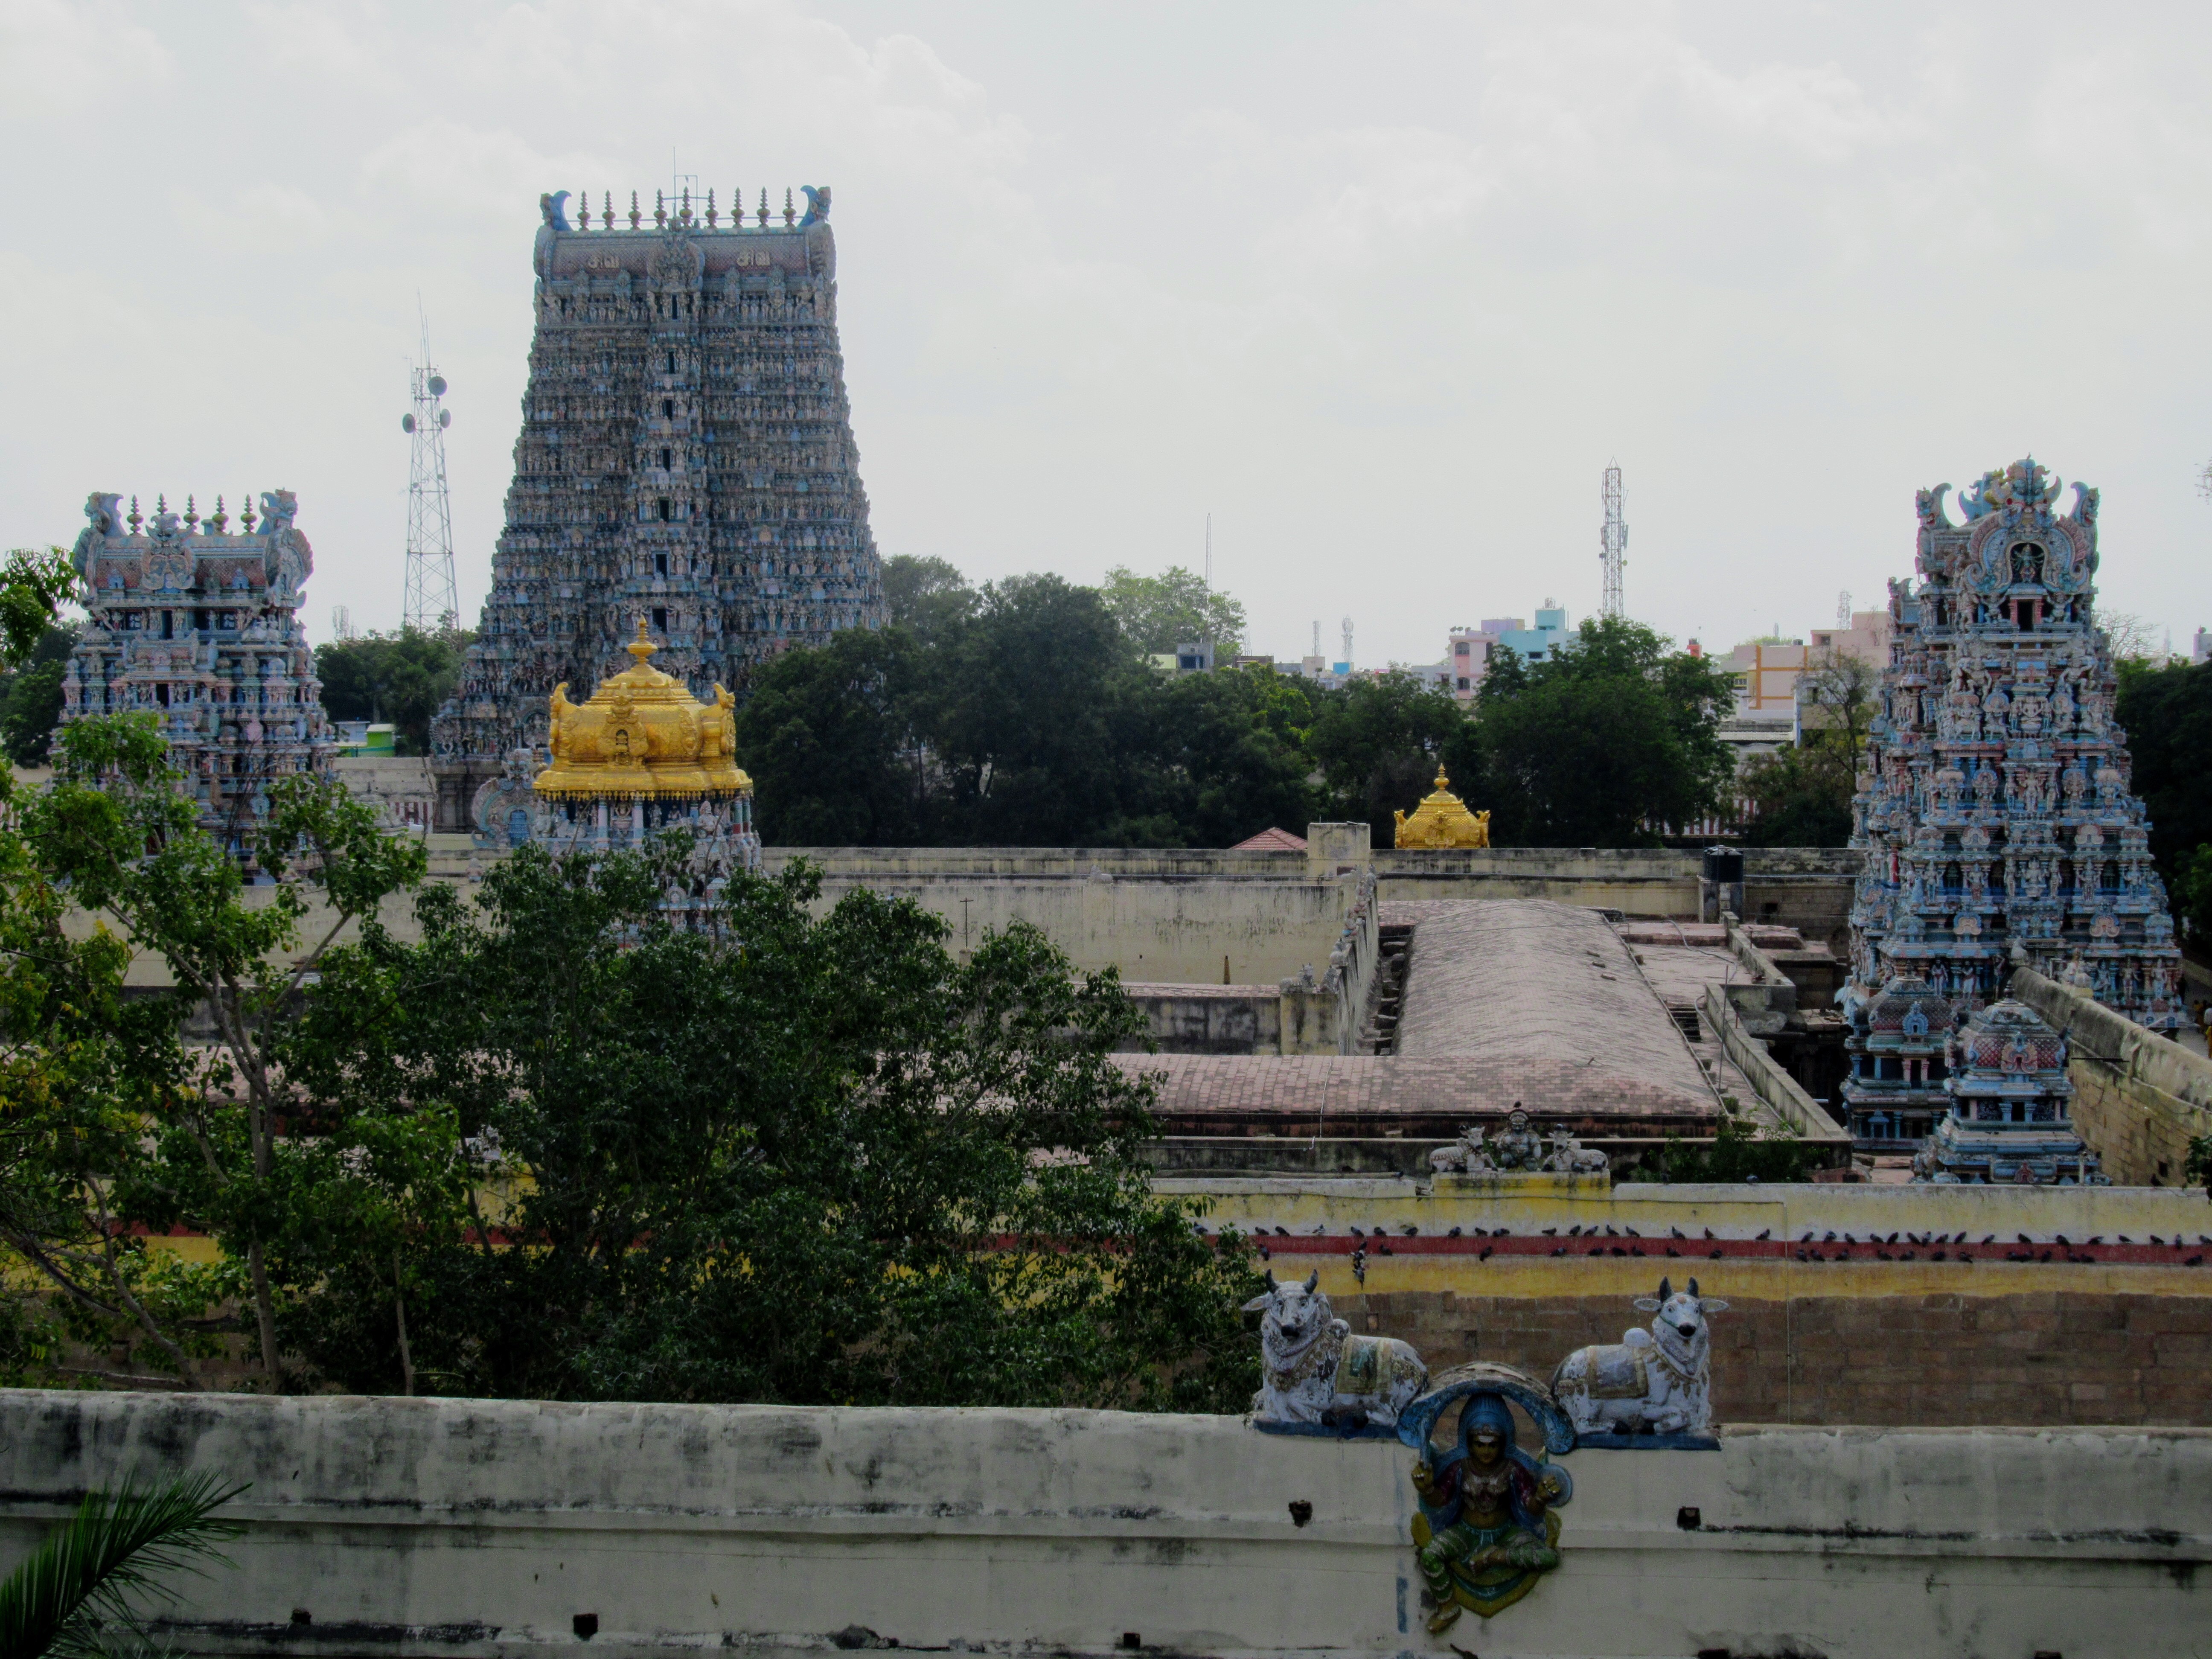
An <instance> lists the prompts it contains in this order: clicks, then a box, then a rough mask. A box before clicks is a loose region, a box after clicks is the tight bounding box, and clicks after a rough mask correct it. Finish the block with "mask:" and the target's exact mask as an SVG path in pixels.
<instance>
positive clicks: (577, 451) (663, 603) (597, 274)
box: [431, 187, 885, 829]
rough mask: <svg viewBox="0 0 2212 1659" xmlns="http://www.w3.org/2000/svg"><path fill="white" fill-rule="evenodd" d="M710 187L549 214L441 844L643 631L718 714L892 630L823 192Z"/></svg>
mask: <svg viewBox="0 0 2212 1659" xmlns="http://www.w3.org/2000/svg"><path fill="white" fill-rule="evenodd" d="M806 198H807V206H806V209H805V216H804V217H803V218H802V217H800V216H799V213H798V210H796V209H795V208H794V207H793V205H792V203H791V197H790V193H789V192H788V191H787V192H786V193H785V197H784V207H783V210H782V213H781V221H780V222H775V223H771V222H770V218H771V215H770V210H769V203H768V197H767V194H766V192H765V191H763V194H762V196H761V199H760V207H759V210H758V211H757V216H756V222H753V223H747V222H746V215H745V212H744V204H743V201H742V197H741V196H736V195H733V197H732V200H731V203H730V209H731V210H730V212H729V214H728V215H727V216H726V217H725V216H724V215H723V214H722V213H721V211H720V209H719V208H718V207H717V206H716V204H715V202H714V195H713V193H712V192H711V191H710V192H708V196H707V198H706V200H705V202H704V203H703V204H700V203H696V202H695V201H694V199H693V197H692V196H691V194H690V192H689V191H685V192H684V193H683V194H682V195H681V196H680V197H678V198H677V199H676V200H674V201H670V200H667V199H665V198H664V197H661V196H659V194H658V193H657V192H656V195H655V197H654V207H653V210H652V212H651V213H650V214H649V215H647V214H645V213H644V212H643V211H642V210H641V209H640V207H639V205H638V201H637V198H636V197H635V195H633V196H632V197H631V198H630V204H629V210H628V212H627V214H626V215H625V214H622V213H619V212H618V211H617V209H616V206H615V204H614V202H613V199H612V197H603V198H602V200H603V207H602V210H601V211H600V212H599V215H598V216H597V219H596V222H594V217H593V214H592V206H591V202H590V198H589V196H588V194H587V195H586V197H585V199H584V201H583V203H582V204H581V206H580V211H579V212H578V214H577V216H576V219H575V222H573V223H572V222H571V221H570V219H569V216H568V192H567V191H557V192H556V193H554V194H551V195H549V196H546V197H544V198H543V199H542V200H541V201H540V203H539V209H540V215H541V218H542V220H543V222H542V223H541V224H540V225H539V227H538V237H537V243H536V246H535V249H534V252H533V255H532V262H533V264H534V266H535V269H536V271H537V286H536V290H535V307H536V312H537V324H536V331H535V333H534V335H533V337H532V342H531V351H530V381H529V387H528V390H527V391H526V393H525V395H524V398H523V410H522V431H521V435H520V437H519V438H517V439H516V441H515V447H514V482H513V485H512V486H511V487H510V488H509V489H508V491H507V522H506V527H505V529H504V530H503V531H502V532H501V535H500V538H499V541H498V544H497V545H496V548H495V550H494V552H493V555H492V591H491V594H490V597H489V599H486V601H485V602H484V608H483V621H482V623H481V624H480V626H479V629H478V632H477V640H476V643H475V644H474V645H473V646H471V647H470V650H469V653H468V659H467V663H466V665H465V667H464V669H463V671H462V677H461V684H460V686H459V689H458V690H457V691H456V692H455V694H454V696H453V698H452V700H451V701H450V702H447V705H446V706H445V708H442V709H441V710H440V711H439V714H438V716H437V719H436V720H435V721H434V722H433V724H432V726H431V765H432V769H433V770H434V772H435V774H436V775H437V777H438V781H439V805H438V812H439V826H440V827H441V828H442V829H490V828H496V826H491V825H487V824H486V823H484V822H483V819H482V817H481V814H480V813H479V811H478V810H477V809H478V807H479V805H480V803H479V801H478V799H477V798H478V796H479V795H482V794H484V793H485V792H486V791H487V790H488V789H489V788H490V787H492V786H494V785H495V784H496V783H497V782H498V781H499V780H500V779H501V776H502V775H503V774H504V772H505V771H506V769H507V763H508V761H509V758H510V757H511V756H512V755H513V753H514V752H515V751H516V750H530V751H532V753H533V754H534V755H535V756H536V757H538V763H540V764H543V763H545V762H546V761H547V760H548V759H550V756H549V755H548V752H547V748H546V740H547V721H548V718H549V699H550V696H551V695H552V691H553V688H554V687H555V686H556V685H558V684H561V683H562V682H563V681H566V682H568V684H573V685H596V684H599V682H600V681H601V680H604V679H606V678H610V677H611V676H612V675H614V674H616V673H617V672H618V671H620V670H621V669H623V668H624V667H626V666H627V662H626V661H625V659H624V656H623V653H624V650H625V647H627V646H628V645H629V641H630V637H631V628H632V624H633V621H634V619H635V618H636V617H641V616H642V617H645V619H646V623H647V629H648V630H649V636H650V638H651V640H652V641H653V643H654V645H655V646H656V647H657V649H658V661H659V665H660V666H662V667H664V668H665V669H666V670H667V671H669V672H670V673H671V674H673V675H675V676H676V677H677V678H678V679H679V680H681V681H683V682H684V684H686V685H688V687H689V688H690V691H691V693H692V695H693V696H697V697H702V698H704V697H707V696H711V695H712V690H713V687H714V685H715V684H717V683H718V682H719V683H720V684H725V685H727V686H730V687H732V688H733V689H735V690H739V691H740V692H741V691H742V690H743V688H744V684H745V683H746V681H747V679H748V678H749V675H750V671H752V670H753V669H754V668H755V667H756V666H757V665H758V664H760V663H762V662H763V661H764V660H766V659H769V658H770V657H772V656H774V655H775V653H778V652H779V651H782V650H785V649H787V648H789V647H793V646H815V645H822V644H825V643H827V642H828V641H829V639H830V637H831V636H832V635H834V634H836V632H838V631H840V630H842V629H849V628H878V627H880V626H882V624H883V622H884V615H885V612H884V596H883V570H882V565H881V562H880V561H879V560H878V557H877V554H876V546H875V540H874V538H873V537H872V535H871V534H870V532H869V529H868V502H867V496H866V492H865V491H863V490H862V489H861V487H860V466H859V454H858V452H857V450H856V449H855V447H854V442H853V430H852V413H851V407H850V404H848V400H847V398H846V394H845V380H844V362H843V358H842V354H841V353H840V350H839V348H838V342H837V283H836V276H837V250H836V241H835V240H834V239H833V238H832V236H831V234H830V231H829V191H828V189H827V188H823V189H819V190H817V189H813V188H811V187H810V188H809V189H808V190H807V191H806Z"/></svg>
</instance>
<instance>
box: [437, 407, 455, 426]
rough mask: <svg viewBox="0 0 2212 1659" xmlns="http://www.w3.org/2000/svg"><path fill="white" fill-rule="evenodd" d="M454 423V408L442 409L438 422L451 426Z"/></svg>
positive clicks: (439, 412)
mask: <svg viewBox="0 0 2212 1659" xmlns="http://www.w3.org/2000/svg"><path fill="white" fill-rule="evenodd" d="M438 424H439V425H440V426H451V425H453V410H450V409H441V410H439V411H438Z"/></svg>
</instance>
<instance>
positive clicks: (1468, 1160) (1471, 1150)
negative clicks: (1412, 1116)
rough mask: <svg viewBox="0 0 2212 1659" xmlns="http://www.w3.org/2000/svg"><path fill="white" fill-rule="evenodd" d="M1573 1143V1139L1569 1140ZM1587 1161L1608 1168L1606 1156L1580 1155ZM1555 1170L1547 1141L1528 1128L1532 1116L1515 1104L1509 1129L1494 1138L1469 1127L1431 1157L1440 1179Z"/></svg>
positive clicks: (1508, 1117) (1597, 1153) (1584, 1153)
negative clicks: (1546, 1153) (1548, 1153)
mask: <svg viewBox="0 0 2212 1659" xmlns="http://www.w3.org/2000/svg"><path fill="white" fill-rule="evenodd" d="M1569 1139H1572V1137H1571V1136H1570V1137H1569ZM1577 1152H1578V1155H1579V1156H1582V1157H1584V1158H1597V1159H1598V1160H1599V1162H1598V1163H1597V1164H1596V1165H1595V1166H1589V1165H1584V1166H1583V1167H1585V1168H1589V1167H1595V1168H1598V1169H1603V1168H1605V1167H1607V1166H1606V1164H1605V1162H1604V1158H1605V1154H1604V1153H1602V1152H1580V1151H1579V1148H1577ZM1553 1167H1554V1166H1553V1164H1552V1163H1551V1162H1550V1161H1549V1160H1548V1159H1547V1158H1546V1157H1545V1156H1544V1137H1543V1136H1541V1134H1538V1133H1536V1132H1535V1131H1534V1129H1532V1128H1530V1127H1528V1113H1526V1112H1524V1111H1522V1109H1521V1103H1520V1102H1519V1101H1517V1100H1516V1101H1515V1102H1514V1103H1513V1109H1512V1110H1511V1111H1510V1112H1509V1113H1507V1114H1506V1116H1505V1127H1504V1128H1503V1129H1501V1130H1499V1131H1498V1133H1497V1134H1496V1135H1494V1136H1493V1135H1492V1134H1491V1133H1490V1132H1489V1131H1488V1130H1486V1129H1484V1128H1482V1127H1480V1126H1479V1125H1475V1124H1469V1125H1468V1127H1465V1128H1463V1129H1462V1130H1461V1131H1460V1132H1459V1139H1457V1140H1455V1141H1454V1142H1453V1143H1452V1144H1451V1145H1450V1146H1439V1147H1437V1149H1436V1151H1434V1152H1431V1153H1430V1154H1429V1168H1430V1169H1431V1170H1435V1171H1436V1172H1437V1174H1438V1175H1454V1174H1464V1175H1496V1174H1499V1173H1509V1174H1512V1173H1522V1172H1534V1171H1537V1170H1549V1169H1552V1168H1553Z"/></svg>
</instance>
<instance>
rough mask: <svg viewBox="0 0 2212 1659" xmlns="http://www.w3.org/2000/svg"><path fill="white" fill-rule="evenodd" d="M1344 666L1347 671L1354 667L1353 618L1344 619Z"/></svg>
mask: <svg viewBox="0 0 2212 1659" xmlns="http://www.w3.org/2000/svg"><path fill="white" fill-rule="evenodd" d="M1344 665H1345V668H1346V670H1347V671H1349V670H1350V668H1351V667H1352V618H1351V617H1346V618H1345V619H1344Z"/></svg>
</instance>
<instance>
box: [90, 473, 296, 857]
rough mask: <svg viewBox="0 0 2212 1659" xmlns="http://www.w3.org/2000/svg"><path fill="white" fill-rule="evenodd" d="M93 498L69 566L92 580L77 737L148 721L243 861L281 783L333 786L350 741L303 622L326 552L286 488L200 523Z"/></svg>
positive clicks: (164, 505)
mask: <svg viewBox="0 0 2212 1659" xmlns="http://www.w3.org/2000/svg"><path fill="white" fill-rule="evenodd" d="M122 500H123V498H122V496H121V495H111V494H106V493H102V492H94V494H93V495H90V496H88V498H87V499H86V501H85V507H84V515H85V518H86V519H87V520H88V521H89V522H88V524H87V525H86V526H85V528H84V529H83V530H82V531H81V532H78V534H77V538H76V548H75V549H74V550H73V551H72V554H71V558H72V562H74V563H75V565H76V571H77V574H79V575H80V576H82V578H83V579H84V608H85V623H84V631H83V633H82V635H81V636H80V637H79V639H78V641H77V643H76V649H75V650H74V651H73V652H71V653H70V660H69V666H68V668H67V669H66V670H65V671H64V674H63V678H62V713H61V717H62V720H63V722H64V724H67V723H68V722H70V721H72V720H83V719H86V718H88V717H89V716H92V715H96V714H124V713H137V714H151V715H153V716H154V717H155V719H156V720H158V721H159V723H160V727H161V736H162V737H163V738H165V739H166V740H167V743H168V745H169V760H170V763H171V764H172V765H173V766H174V767H175V768H176V769H177V770H178V771H179V773H180V774H182V776H183V781H182V783H181V785H180V786H179V787H181V788H182V789H183V790H184V791H185V793H186V794H187V795H189V796H190V797H191V799H193V800H194V801H196V802H197V805H198V813H199V821H200V823H201V824H202V825H203V826H204V827H205V828H206V829H209V830H210V831H211V832H212V833H213V834H215V835H216V836H217V837H218V838H219V839H221V840H222V842H223V844H224V845H225V846H226V847H228V848H229V849H230V851H231V852H233V853H234V854H237V855H238V856H239V857H240V858H246V857H250V856H251V854H250V843H251V842H252V838H253V837H254V836H255V835H256V834H258V832H259V829H260V828H261V821H262V820H263V819H264V818H265V817H267V816H268V812H269V807H270V798H269V787H270V784H271V783H272V782H274V781H276V780H277V779H279V778H283V777H289V776H294V775H300V774H306V773H327V772H328V771H329V770H330V769H331V761H332V760H333V758H334V757H336V755H337V738H335V737H334V736H333V735H332V733H331V723H330V721H329V720H327V719H326V718H325V716H324V714H323V704H322V684H321V682H320V681H319V680H317V679H316V678H315V660H314V656H313V653H312V652H311V651H310V650H309V649H308V647H307V629H306V628H305V627H304V626H303V625H302V624H301V621H300V614H299V613H300V606H301V602H302V601H303V599H305V597H306V595H305V591H304V590H305V587H306V584H307V576H308V574H309V573H310V572H312V571H313V568H314V562H315V560H314V550H313V549H312V548H310V547H309V546H308V545H307V537H306V536H304V535H302V534H301V532H300V530H299V527H298V526H296V525H295V523H294V522H293V520H295V518H296V517H297V516H298V514H299V510H300V509H299V502H298V501H297V500H296V499H295V497H294V495H293V494H292V492H291V491H290V490H289V489H271V490H264V492H263V493H262V496H261V515H260V517H259V519H258V520H256V518H255V516H254V512H253V503H252V496H251V495H246V496H242V497H240V507H239V512H238V517H237V519H236V520H235V521H234V520H232V518H231V515H230V514H229V513H228V511H226V510H225V508H224V507H223V504H222V496H220V495H218V496H216V505H215V511H214V512H212V513H209V514H208V515H207V516H206V517H205V518H202V517H201V516H200V513H199V510H198V508H197V506H196V505H195V504H194V502H193V498H192V497H191V496H189V495H187V496H186V497H185V510H184V512H183V513H176V512H174V511H173V510H172V509H171V508H170V507H169V502H168V498H167V496H166V495H163V496H161V497H158V498H157V499H156V500H155V504H154V511H153V512H152V513H150V514H148V513H141V512H140V511H139V510H138V498H137V496H136V495H133V496H132V497H131V510H130V511H129V512H128V513H125V511H123V508H122Z"/></svg>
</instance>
